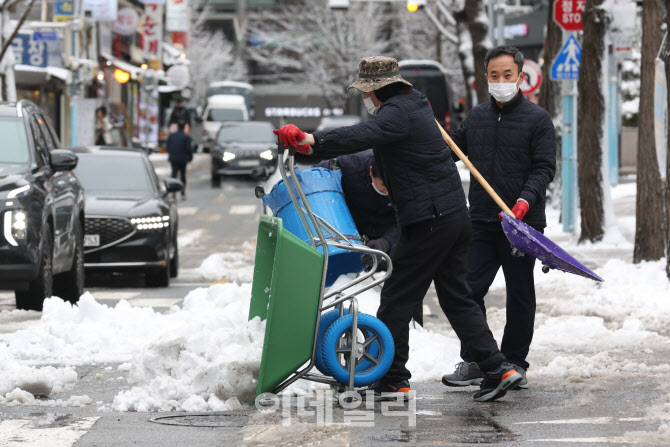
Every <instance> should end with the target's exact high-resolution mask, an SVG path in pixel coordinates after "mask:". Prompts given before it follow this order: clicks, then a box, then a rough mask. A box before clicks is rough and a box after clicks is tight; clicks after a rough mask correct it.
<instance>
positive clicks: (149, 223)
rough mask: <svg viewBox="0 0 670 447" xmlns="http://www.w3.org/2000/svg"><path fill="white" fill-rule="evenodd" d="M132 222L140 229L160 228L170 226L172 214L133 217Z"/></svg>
mask: <svg viewBox="0 0 670 447" xmlns="http://www.w3.org/2000/svg"><path fill="white" fill-rule="evenodd" d="M130 223H131V224H133V225H134V226H135V228H136V229H137V230H138V231H146V230H160V229H163V228H167V227H169V226H170V216H147V217H133V218H132V219H130Z"/></svg>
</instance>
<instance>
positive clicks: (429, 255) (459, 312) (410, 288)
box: [377, 208, 505, 382]
mask: <svg viewBox="0 0 670 447" xmlns="http://www.w3.org/2000/svg"><path fill="white" fill-rule="evenodd" d="M471 235H472V230H471V226H470V218H469V216H468V212H467V209H466V208H463V209H462V210H460V211H457V212H455V213H452V214H449V215H447V216H443V217H440V218H435V219H431V220H428V221H424V222H419V223H417V224H413V225H409V226H406V227H403V228H402V229H401V232H400V240H399V242H398V245H396V248H395V251H394V252H393V257H392V258H391V259H392V261H393V273H392V274H391V277H390V278H389V279H388V280H386V283H384V287H383V289H382V293H381V303H380V306H379V310H378V311H377V317H378V318H379V319H380V320H381V321H383V322H384V324H386V326H387V327H388V328H389V330H390V331H391V334H392V335H393V341H394V342H395V357H394V358H393V363H392V365H391V368H390V369H389V371H388V373H387V374H386V376H385V377H384V379H383V380H384V381H385V382H399V381H401V380H407V379H409V378H410V377H411V376H412V375H411V373H410V372H409V370H408V369H407V368H406V367H405V364H406V363H407V360H408V357H409V345H408V342H409V322H410V320H411V318H412V315H413V314H414V313H415V311H416V309H417V306H418V305H419V304H420V303H421V302H422V301H423V298H424V297H425V296H426V292H427V291H428V287H429V286H430V283H431V281H435V289H436V291H437V296H438V300H439V301H440V307H441V308H442V310H443V311H444V313H445V315H446V316H447V318H448V319H449V323H451V327H452V328H453V329H454V331H455V332H456V335H457V336H458V338H459V339H460V340H461V343H462V344H463V345H465V346H467V347H468V349H469V351H470V352H472V353H473V355H474V356H475V357H476V362H477V363H478V364H479V367H480V368H481V369H482V370H483V371H492V370H494V369H495V368H497V366H498V365H499V364H500V363H502V362H503V361H505V357H504V356H503V355H502V353H501V352H500V351H499V350H498V345H497V344H496V341H495V339H494V338H493V335H492V334H491V331H490V330H489V327H488V324H487V323H486V317H485V316H484V314H483V313H482V310H481V309H480V308H479V306H477V304H476V303H475V302H474V301H472V300H471V299H470V297H469V295H470V287H469V286H468V283H467V254H468V246H469V245H470V238H471Z"/></svg>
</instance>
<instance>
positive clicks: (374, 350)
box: [314, 309, 379, 376]
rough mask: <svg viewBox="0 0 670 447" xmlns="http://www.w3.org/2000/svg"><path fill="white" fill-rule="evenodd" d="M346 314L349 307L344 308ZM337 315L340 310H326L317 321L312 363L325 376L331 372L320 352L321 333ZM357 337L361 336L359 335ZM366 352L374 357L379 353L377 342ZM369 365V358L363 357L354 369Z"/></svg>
mask: <svg viewBox="0 0 670 447" xmlns="http://www.w3.org/2000/svg"><path fill="white" fill-rule="evenodd" d="M348 314H349V309H344V315H348ZM359 315H360V314H359ZM339 316H340V312H339V311H338V310H332V311H330V312H326V313H325V314H323V315H321V320H320V322H319V334H318V335H317V339H316V355H315V357H314V365H315V366H316V369H318V370H319V371H320V372H321V373H322V374H325V375H327V376H330V375H332V374H331V372H330V371H329V370H328V369H327V368H326V365H324V364H323V358H322V354H321V353H322V352H323V351H322V349H321V345H322V340H323V334H324V333H325V332H326V331H327V330H328V328H329V327H330V325H331V324H333V321H335V320H337V319H338V318H339ZM359 338H362V337H361V336H359ZM368 352H369V354H370V355H371V356H372V357H374V358H376V357H377V355H379V342H377V341H374V342H373V343H372V344H371V345H370V347H369V348H368ZM370 366H372V363H371V362H370V361H369V360H367V359H364V360H363V361H361V362H360V363H359V364H358V365H357V366H356V371H365V370H367V369H368V368H369V367H370Z"/></svg>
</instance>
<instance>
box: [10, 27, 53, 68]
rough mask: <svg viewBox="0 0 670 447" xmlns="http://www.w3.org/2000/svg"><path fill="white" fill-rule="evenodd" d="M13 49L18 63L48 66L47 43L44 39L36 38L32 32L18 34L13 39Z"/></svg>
mask: <svg viewBox="0 0 670 447" xmlns="http://www.w3.org/2000/svg"><path fill="white" fill-rule="evenodd" d="M12 50H13V51H14V57H15V58H16V63H17V64H23V65H31V66H33V67H46V66H47V57H48V52H47V44H46V42H44V41H36V40H34V39H33V35H32V34H17V35H16V37H15V38H14V40H13V41H12Z"/></svg>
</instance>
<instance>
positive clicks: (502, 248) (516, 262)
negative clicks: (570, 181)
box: [442, 46, 556, 388]
mask: <svg viewBox="0 0 670 447" xmlns="http://www.w3.org/2000/svg"><path fill="white" fill-rule="evenodd" d="M523 62H524V58H523V55H522V54H521V52H520V51H519V50H518V49H516V48H514V47H509V46H500V47H496V48H493V49H492V50H489V52H488V53H487V54H486V57H485V63H486V67H485V68H486V76H487V81H488V82H489V92H490V93H491V95H492V97H491V100H490V101H489V102H486V103H483V104H480V105H478V106H477V107H475V108H474V109H473V110H472V111H471V112H470V114H469V115H468V116H467V118H466V119H465V121H464V122H463V124H462V125H461V127H460V128H459V129H458V130H456V131H455V132H454V133H453V134H452V135H451V137H452V138H453V140H454V142H455V143H456V144H457V145H458V146H459V147H460V149H461V150H462V151H463V152H464V153H465V154H466V155H467V156H468V159H469V160H470V161H471V162H472V164H473V165H475V167H476V168H477V170H478V171H479V172H480V173H481V174H482V175H483V176H484V178H485V179H486V181H487V182H489V184H490V185H491V187H492V188H493V189H494V190H495V191H496V192H497V193H498V195H500V197H501V198H502V199H503V201H505V203H506V204H507V205H508V206H510V207H512V206H513V208H512V212H513V213H514V214H515V216H516V217H517V219H521V220H523V222H525V223H527V224H528V225H530V226H532V227H533V228H535V229H537V230H539V231H543V229H544V227H546V226H547V221H546V217H545V212H544V206H545V194H546V189H547V184H548V183H549V182H551V181H552V179H553V178H554V172H555V170H556V133H555V130H554V125H553V123H552V121H551V117H550V116H549V114H548V113H547V112H546V111H545V110H544V109H542V108H541V107H539V106H537V105H536V104H533V103H532V102H530V101H528V100H527V99H525V98H524V96H523V94H522V93H521V92H519V86H520V85H521V83H522V82H523V73H522V68H523ZM469 200H470V218H471V219H472V229H473V236H472V244H471V245H470V255H469V261H468V283H469V284H470V287H471V288H472V299H473V300H474V301H475V302H476V303H477V304H478V305H479V306H480V308H481V309H482V311H483V312H484V314H486V308H485V305H484V297H485V296H486V293H487V292H488V289H489V287H490V286H491V283H492V282H493V279H494V278H495V276H496V273H497V272H498V270H499V269H500V267H501V266H502V269H503V273H504V274H505V282H506V285H507V322H506V325H505V333H504V335H503V339H502V343H501V351H502V353H503V354H505V357H506V358H507V359H508V360H509V361H510V362H511V363H513V364H514V365H515V366H516V367H517V371H519V372H520V373H521V374H522V375H523V376H524V378H523V380H522V381H521V383H520V384H519V387H521V388H527V387H528V384H527V381H526V374H525V371H526V370H527V369H528V362H527V361H526V356H527V355H528V350H529V347H530V343H531V341H532V339H533V325H534V323H535V284H534V279H533V266H534V265H535V258H534V257H532V256H530V255H525V256H521V257H515V256H513V255H512V248H511V247H510V243H509V241H508V240H507V237H506V236H505V233H504V232H503V230H502V226H501V225H500V220H499V217H498V214H499V213H500V208H499V207H498V205H496V203H495V202H494V201H493V199H492V198H491V197H490V196H489V195H488V193H487V192H486V191H485V190H484V188H483V187H482V186H481V185H480V184H479V183H478V182H477V181H476V180H475V179H474V177H473V178H471V181H470V193H469ZM461 357H462V358H463V362H462V363H459V364H458V365H457V367H456V371H455V372H454V373H453V374H448V375H445V376H444V377H443V378H442V382H443V383H444V384H445V385H447V386H465V385H475V384H477V383H479V382H480V381H481V380H482V378H483V374H482V373H481V371H480V370H479V368H477V365H476V364H475V363H474V362H475V358H474V356H473V353H472V352H470V350H469V349H468V348H467V347H466V346H464V345H463V346H462V349H461Z"/></svg>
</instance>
